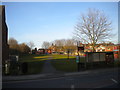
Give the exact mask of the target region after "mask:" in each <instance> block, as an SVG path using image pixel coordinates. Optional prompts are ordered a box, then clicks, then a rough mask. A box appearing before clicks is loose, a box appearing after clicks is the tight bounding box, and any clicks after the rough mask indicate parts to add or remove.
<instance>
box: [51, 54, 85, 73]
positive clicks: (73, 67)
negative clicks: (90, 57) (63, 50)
mask: <svg viewBox="0 0 120 90" xmlns="http://www.w3.org/2000/svg"><path fill="white" fill-rule="evenodd" d="M52 57H53V60H51V64H52V65H53V67H54V68H56V70H58V71H64V72H75V71H77V63H76V57H75V56H69V59H68V56H67V55H52ZM81 61H84V58H81Z"/></svg>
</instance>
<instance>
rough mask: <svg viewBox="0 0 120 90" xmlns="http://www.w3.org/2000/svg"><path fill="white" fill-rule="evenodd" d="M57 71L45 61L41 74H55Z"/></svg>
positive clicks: (48, 61)
mask: <svg viewBox="0 0 120 90" xmlns="http://www.w3.org/2000/svg"><path fill="white" fill-rule="evenodd" d="M56 72H57V70H56V69H55V68H54V67H53V66H52V65H51V63H50V60H46V61H45V64H44V66H43V69H42V72H41V73H42V74H51V73H56Z"/></svg>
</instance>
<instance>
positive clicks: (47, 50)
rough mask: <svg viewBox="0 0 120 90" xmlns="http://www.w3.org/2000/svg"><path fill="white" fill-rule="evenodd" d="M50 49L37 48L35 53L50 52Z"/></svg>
mask: <svg viewBox="0 0 120 90" xmlns="http://www.w3.org/2000/svg"><path fill="white" fill-rule="evenodd" d="M51 53H52V52H51V49H42V48H41V49H38V51H37V54H51Z"/></svg>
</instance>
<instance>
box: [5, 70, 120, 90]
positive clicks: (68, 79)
mask: <svg viewBox="0 0 120 90" xmlns="http://www.w3.org/2000/svg"><path fill="white" fill-rule="evenodd" d="M118 75H120V74H119V72H118V70H117V69H110V70H103V71H100V70H95V71H94V70H93V71H92V72H88V73H85V74H79V75H78V74H71V75H70V74H65V75H64V76H62V77H55V78H44V79H35V80H24V81H9V82H3V89H4V88H71V89H73V90H74V89H75V88H91V89H95V88H118V87H119V86H118V85H119V76H118Z"/></svg>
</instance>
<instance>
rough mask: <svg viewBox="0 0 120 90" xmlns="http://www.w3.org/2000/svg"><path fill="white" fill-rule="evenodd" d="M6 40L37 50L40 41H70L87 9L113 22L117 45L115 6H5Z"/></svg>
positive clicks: (116, 13)
mask: <svg viewBox="0 0 120 90" xmlns="http://www.w3.org/2000/svg"><path fill="white" fill-rule="evenodd" d="M2 4H3V5H5V6H6V23H7V26H8V39H9V38H10V37H13V38H15V39H16V40H17V41H18V42H19V43H23V42H26V43H28V42H29V41H32V42H34V44H35V46H36V47H37V48H40V47H41V45H42V43H43V41H48V42H51V41H54V40H56V39H69V38H72V36H73V32H74V26H75V24H76V23H77V21H78V18H79V17H80V14H81V13H86V12H87V10H88V9H89V8H95V9H99V10H100V11H103V12H104V13H105V14H106V15H107V16H108V17H109V19H110V20H111V21H112V26H113V31H112V33H115V34H116V35H115V37H114V38H113V39H112V41H113V42H115V43H116V42H117V41H118V38H117V37H118V36H117V34H118V3H117V2H4V3H2Z"/></svg>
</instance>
